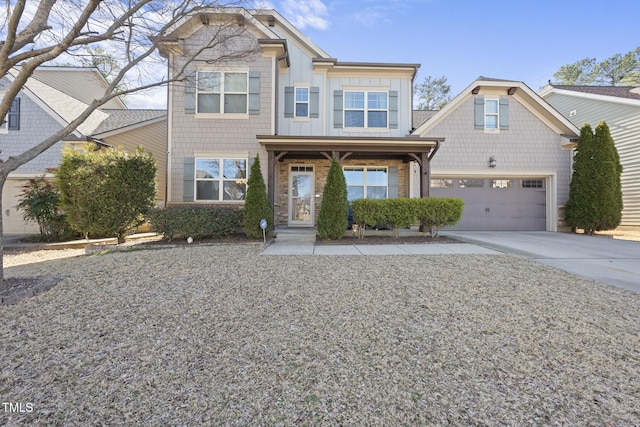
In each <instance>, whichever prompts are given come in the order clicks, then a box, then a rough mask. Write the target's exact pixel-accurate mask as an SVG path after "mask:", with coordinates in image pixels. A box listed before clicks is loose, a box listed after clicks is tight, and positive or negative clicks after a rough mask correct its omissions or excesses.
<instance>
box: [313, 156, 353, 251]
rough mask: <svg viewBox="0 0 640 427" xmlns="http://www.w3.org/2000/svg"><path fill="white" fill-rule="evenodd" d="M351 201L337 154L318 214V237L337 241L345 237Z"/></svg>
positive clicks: (332, 162)
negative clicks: (348, 198)
mask: <svg viewBox="0 0 640 427" xmlns="http://www.w3.org/2000/svg"><path fill="white" fill-rule="evenodd" d="M348 215H349V201H348V200H347V181H346V179H345V177H344V173H343V172H342V167H340V162H339V161H338V159H337V158H336V156H335V154H334V155H333V156H332V158H331V167H329V174H328V175H327V182H326V184H325V185H324V191H323V194H322V204H321V205H320V213H319V214H318V235H319V236H320V238H322V239H331V240H337V239H341V238H342V236H344V232H345V230H346V229H347V225H348V224H349V220H348Z"/></svg>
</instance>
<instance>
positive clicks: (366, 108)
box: [344, 91, 389, 128]
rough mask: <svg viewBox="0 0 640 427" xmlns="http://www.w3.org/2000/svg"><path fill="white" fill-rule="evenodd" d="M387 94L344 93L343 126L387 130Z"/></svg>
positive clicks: (378, 92) (374, 92)
mask: <svg viewBox="0 0 640 427" xmlns="http://www.w3.org/2000/svg"><path fill="white" fill-rule="evenodd" d="M388 121H389V93H388V92H381V91H345V92H344V126H345V127H347V128H350V127H353V128H387V127H388Z"/></svg>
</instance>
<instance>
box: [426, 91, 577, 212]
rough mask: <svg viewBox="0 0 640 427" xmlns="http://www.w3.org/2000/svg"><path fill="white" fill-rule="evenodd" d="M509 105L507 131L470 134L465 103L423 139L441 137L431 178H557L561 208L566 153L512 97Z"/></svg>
mask: <svg viewBox="0 0 640 427" xmlns="http://www.w3.org/2000/svg"><path fill="white" fill-rule="evenodd" d="M509 101H510V102H509V129H508V130H501V131H500V132H499V133H485V131H484V130H475V129H474V104H473V98H469V99H468V100H466V101H465V102H464V103H462V104H461V105H460V106H459V107H458V108H457V109H456V110H455V111H453V112H451V114H449V115H448V116H447V117H446V118H445V119H444V120H443V121H442V122H441V123H439V124H438V125H436V126H435V127H434V128H433V129H432V130H431V131H430V132H429V133H428V134H426V135H423V136H426V137H437V136H445V137H446V140H445V141H444V142H443V143H442V146H441V147H440V149H439V150H438V152H437V154H436V156H435V157H434V158H433V160H432V162H431V166H432V175H434V176H437V174H438V171H443V170H464V171H466V172H467V173H473V172H474V171H477V172H478V173H488V172H492V173H495V174H496V175H500V174H512V175H516V174H517V173H525V172H527V171H543V172H545V173H549V174H557V194H558V205H560V206H562V205H564V204H565V203H566V200H567V198H568V194H569V179H570V166H571V152H569V151H564V150H562V149H561V144H562V140H561V137H560V136H559V135H558V134H557V133H555V132H554V131H553V130H551V129H550V128H549V127H548V126H547V125H545V124H544V123H543V122H542V121H540V120H539V119H538V118H537V117H536V116H534V115H533V114H532V113H531V112H529V110H527V109H526V108H525V107H524V106H523V105H522V104H521V103H520V102H519V101H518V100H517V99H516V98H515V97H511V98H510V100H509ZM491 156H494V157H495V158H496V159H497V166H496V167H495V168H493V169H490V168H489V157H491Z"/></svg>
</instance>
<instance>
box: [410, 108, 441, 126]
mask: <svg viewBox="0 0 640 427" xmlns="http://www.w3.org/2000/svg"><path fill="white" fill-rule="evenodd" d="M436 114H438V110H413V128H414V129H415V128H418V127H420V126H422V125H423V124H425V123H426V122H427V121H428V120H430V119H431V118H432V117H433V116H435V115H436Z"/></svg>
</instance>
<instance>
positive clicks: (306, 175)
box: [289, 166, 315, 227]
mask: <svg viewBox="0 0 640 427" xmlns="http://www.w3.org/2000/svg"><path fill="white" fill-rule="evenodd" d="M314 192H315V188H314V185H313V167H312V166H292V167H291V171H290V173H289V226H293V227H295V226H307V227H311V226H313V210H314V209H313V208H314V203H315V200H314V196H313V193H314Z"/></svg>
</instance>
